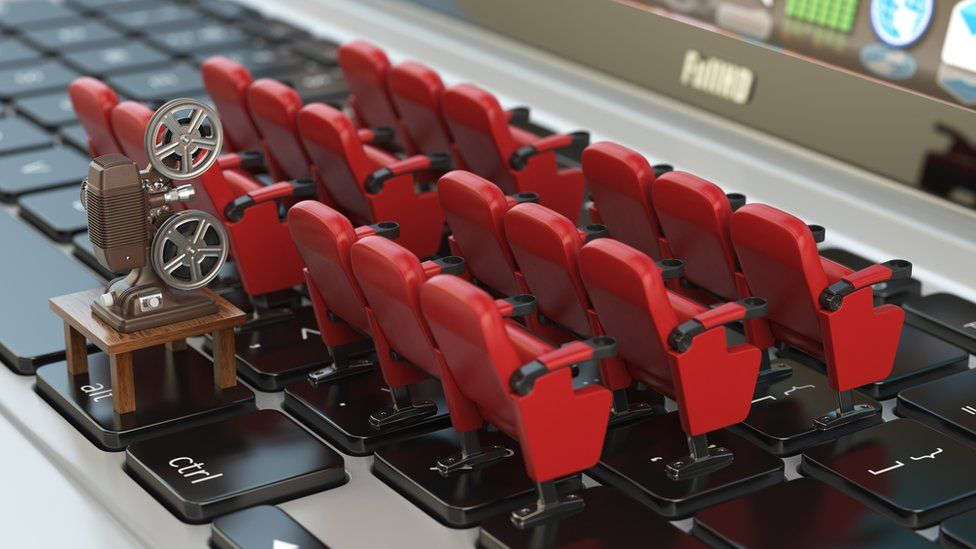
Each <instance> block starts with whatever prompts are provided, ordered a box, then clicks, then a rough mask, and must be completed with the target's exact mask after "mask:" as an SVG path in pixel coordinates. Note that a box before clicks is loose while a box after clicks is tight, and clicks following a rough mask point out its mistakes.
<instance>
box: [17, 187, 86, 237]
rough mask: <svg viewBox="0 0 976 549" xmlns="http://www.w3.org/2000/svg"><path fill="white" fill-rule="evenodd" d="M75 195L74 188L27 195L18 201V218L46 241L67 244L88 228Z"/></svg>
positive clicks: (79, 202)
mask: <svg viewBox="0 0 976 549" xmlns="http://www.w3.org/2000/svg"><path fill="white" fill-rule="evenodd" d="M78 195H79V192H78V189H77V188H75V187H65V188H63V189H55V190H53V191H45V192H42V193H34V194H30V195H27V196H25V197H24V198H22V199H20V215H21V217H23V218H24V219H26V220H27V221H30V222H31V223H32V224H34V226H36V227H37V228H38V229H40V230H41V231H43V232H44V234H46V235H48V236H49V237H51V238H53V239H55V240H57V241H59V242H70V241H71V237H72V236H74V235H75V234H78V233H80V232H81V231H84V230H85V229H87V228H88V217H87V216H86V215H85V209H84V208H83V207H82V205H81V199H80V198H79V196H78Z"/></svg>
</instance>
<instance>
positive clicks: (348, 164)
mask: <svg viewBox="0 0 976 549" xmlns="http://www.w3.org/2000/svg"><path fill="white" fill-rule="evenodd" d="M298 127H299V129H300V131H301V137H302V139H303V141H304V143H305V148H306V149H307V150H308V154H309V156H310V157H311V159H312V160H313V161H314V162H315V165H316V166H317V168H318V170H317V171H318V173H319V175H320V176H321V181H322V182H323V183H324V185H325V187H326V188H327V190H328V192H329V194H330V195H331V196H332V199H333V200H334V201H335V203H336V204H337V206H338V207H339V209H341V210H342V212H343V213H344V214H346V215H347V216H349V218H350V219H351V220H353V221H354V222H356V223H360V224H364V225H368V224H371V223H375V222H376V221H379V220H383V221H396V222H397V223H399V224H400V237H399V238H398V239H397V241H398V242H399V243H400V244H402V245H403V246H405V247H406V248H407V249H409V250H410V251H412V252H413V253H415V254H416V255H417V256H419V257H432V256H434V254H436V253H437V250H438V248H440V245H441V240H442V238H443V228H444V215H443V214H442V213H441V208H440V204H439V202H438V200H437V191H436V190H433V189H429V190H422V191H419V192H418V190H417V189H416V187H415V184H414V183H415V176H414V174H409V173H408V174H405V175H401V176H398V177H394V178H392V179H390V180H388V181H386V183H385V185H384V186H383V188H382V190H381V191H380V192H378V193H376V194H372V193H369V192H367V191H366V188H365V183H366V180H367V179H368V178H369V176H370V175H372V174H373V172H375V171H376V170H379V169H381V168H388V167H391V166H395V165H397V164H400V165H401V166H402V161H400V160H399V159H397V158H396V157H395V156H392V155H390V154H388V153H386V152H383V151H380V150H379V149H376V148H374V147H370V146H368V145H363V143H362V142H361V141H360V140H359V136H358V133H357V131H356V128H355V126H353V124H352V121H350V120H349V119H348V118H347V117H346V116H345V115H344V114H342V113H341V112H339V111H337V110H336V109H333V108H332V107H329V106H328V105H324V104H312V105H308V106H306V107H305V108H303V109H302V110H301V112H300V113H299V114H298ZM421 158H424V159H426V157H421ZM400 169H402V168H400Z"/></svg>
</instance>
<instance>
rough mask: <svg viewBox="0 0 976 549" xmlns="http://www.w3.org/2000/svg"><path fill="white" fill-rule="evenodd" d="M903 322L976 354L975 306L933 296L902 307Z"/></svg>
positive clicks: (963, 301) (910, 302)
mask: <svg viewBox="0 0 976 549" xmlns="http://www.w3.org/2000/svg"><path fill="white" fill-rule="evenodd" d="M904 308H905V313H906V322H908V323H909V324H912V325H914V326H918V327H919V328H921V329H923V330H925V331H926V332H929V333H932V334H934V335H936V336H938V337H940V338H942V339H944V340H946V341H948V342H950V343H953V344H955V345H958V346H960V347H962V348H963V349H966V350H967V351H969V352H970V353H973V354H976V303H973V302H972V301H967V300H965V299H963V298H961V297H959V296H957V295H952V294H932V295H927V296H925V297H920V298H918V299H913V300H911V301H908V302H906V303H905V305H904Z"/></svg>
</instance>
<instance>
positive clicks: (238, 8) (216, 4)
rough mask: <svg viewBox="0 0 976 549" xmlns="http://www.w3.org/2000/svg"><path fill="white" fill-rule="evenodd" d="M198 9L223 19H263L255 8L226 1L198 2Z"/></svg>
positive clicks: (200, 0)
mask: <svg viewBox="0 0 976 549" xmlns="http://www.w3.org/2000/svg"><path fill="white" fill-rule="evenodd" d="M197 7H198V8H200V9H201V10H203V11H205V12H206V13H208V14H210V15H213V16H214V17H219V18H221V19H228V20H237V19H257V18H260V17H261V14H260V13H259V12H258V11H257V10H255V9H254V8H250V7H248V6H244V5H241V4H238V3H236V2H228V1H226V0H197Z"/></svg>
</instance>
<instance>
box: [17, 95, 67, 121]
mask: <svg viewBox="0 0 976 549" xmlns="http://www.w3.org/2000/svg"><path fill="white" fill-rule="evenodd" d="M17 111H18V112H19V113H21V114H23V115H24V116H27V117H28V118H30V119H31V120H33V121H34V122H37V123H38V124H40V125H42V126H44V127H46V128H56V127H58V126H63V125H65V124H69V123H71V122H74V121H75V120H77V117H76V116H75V110H74V108H73V107H72V106H71V98H70V97H68V92H58V93H49V94H46V95H34V96H31V97H24V98H22V99H19V100H18V101H17Z"/></svg>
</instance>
